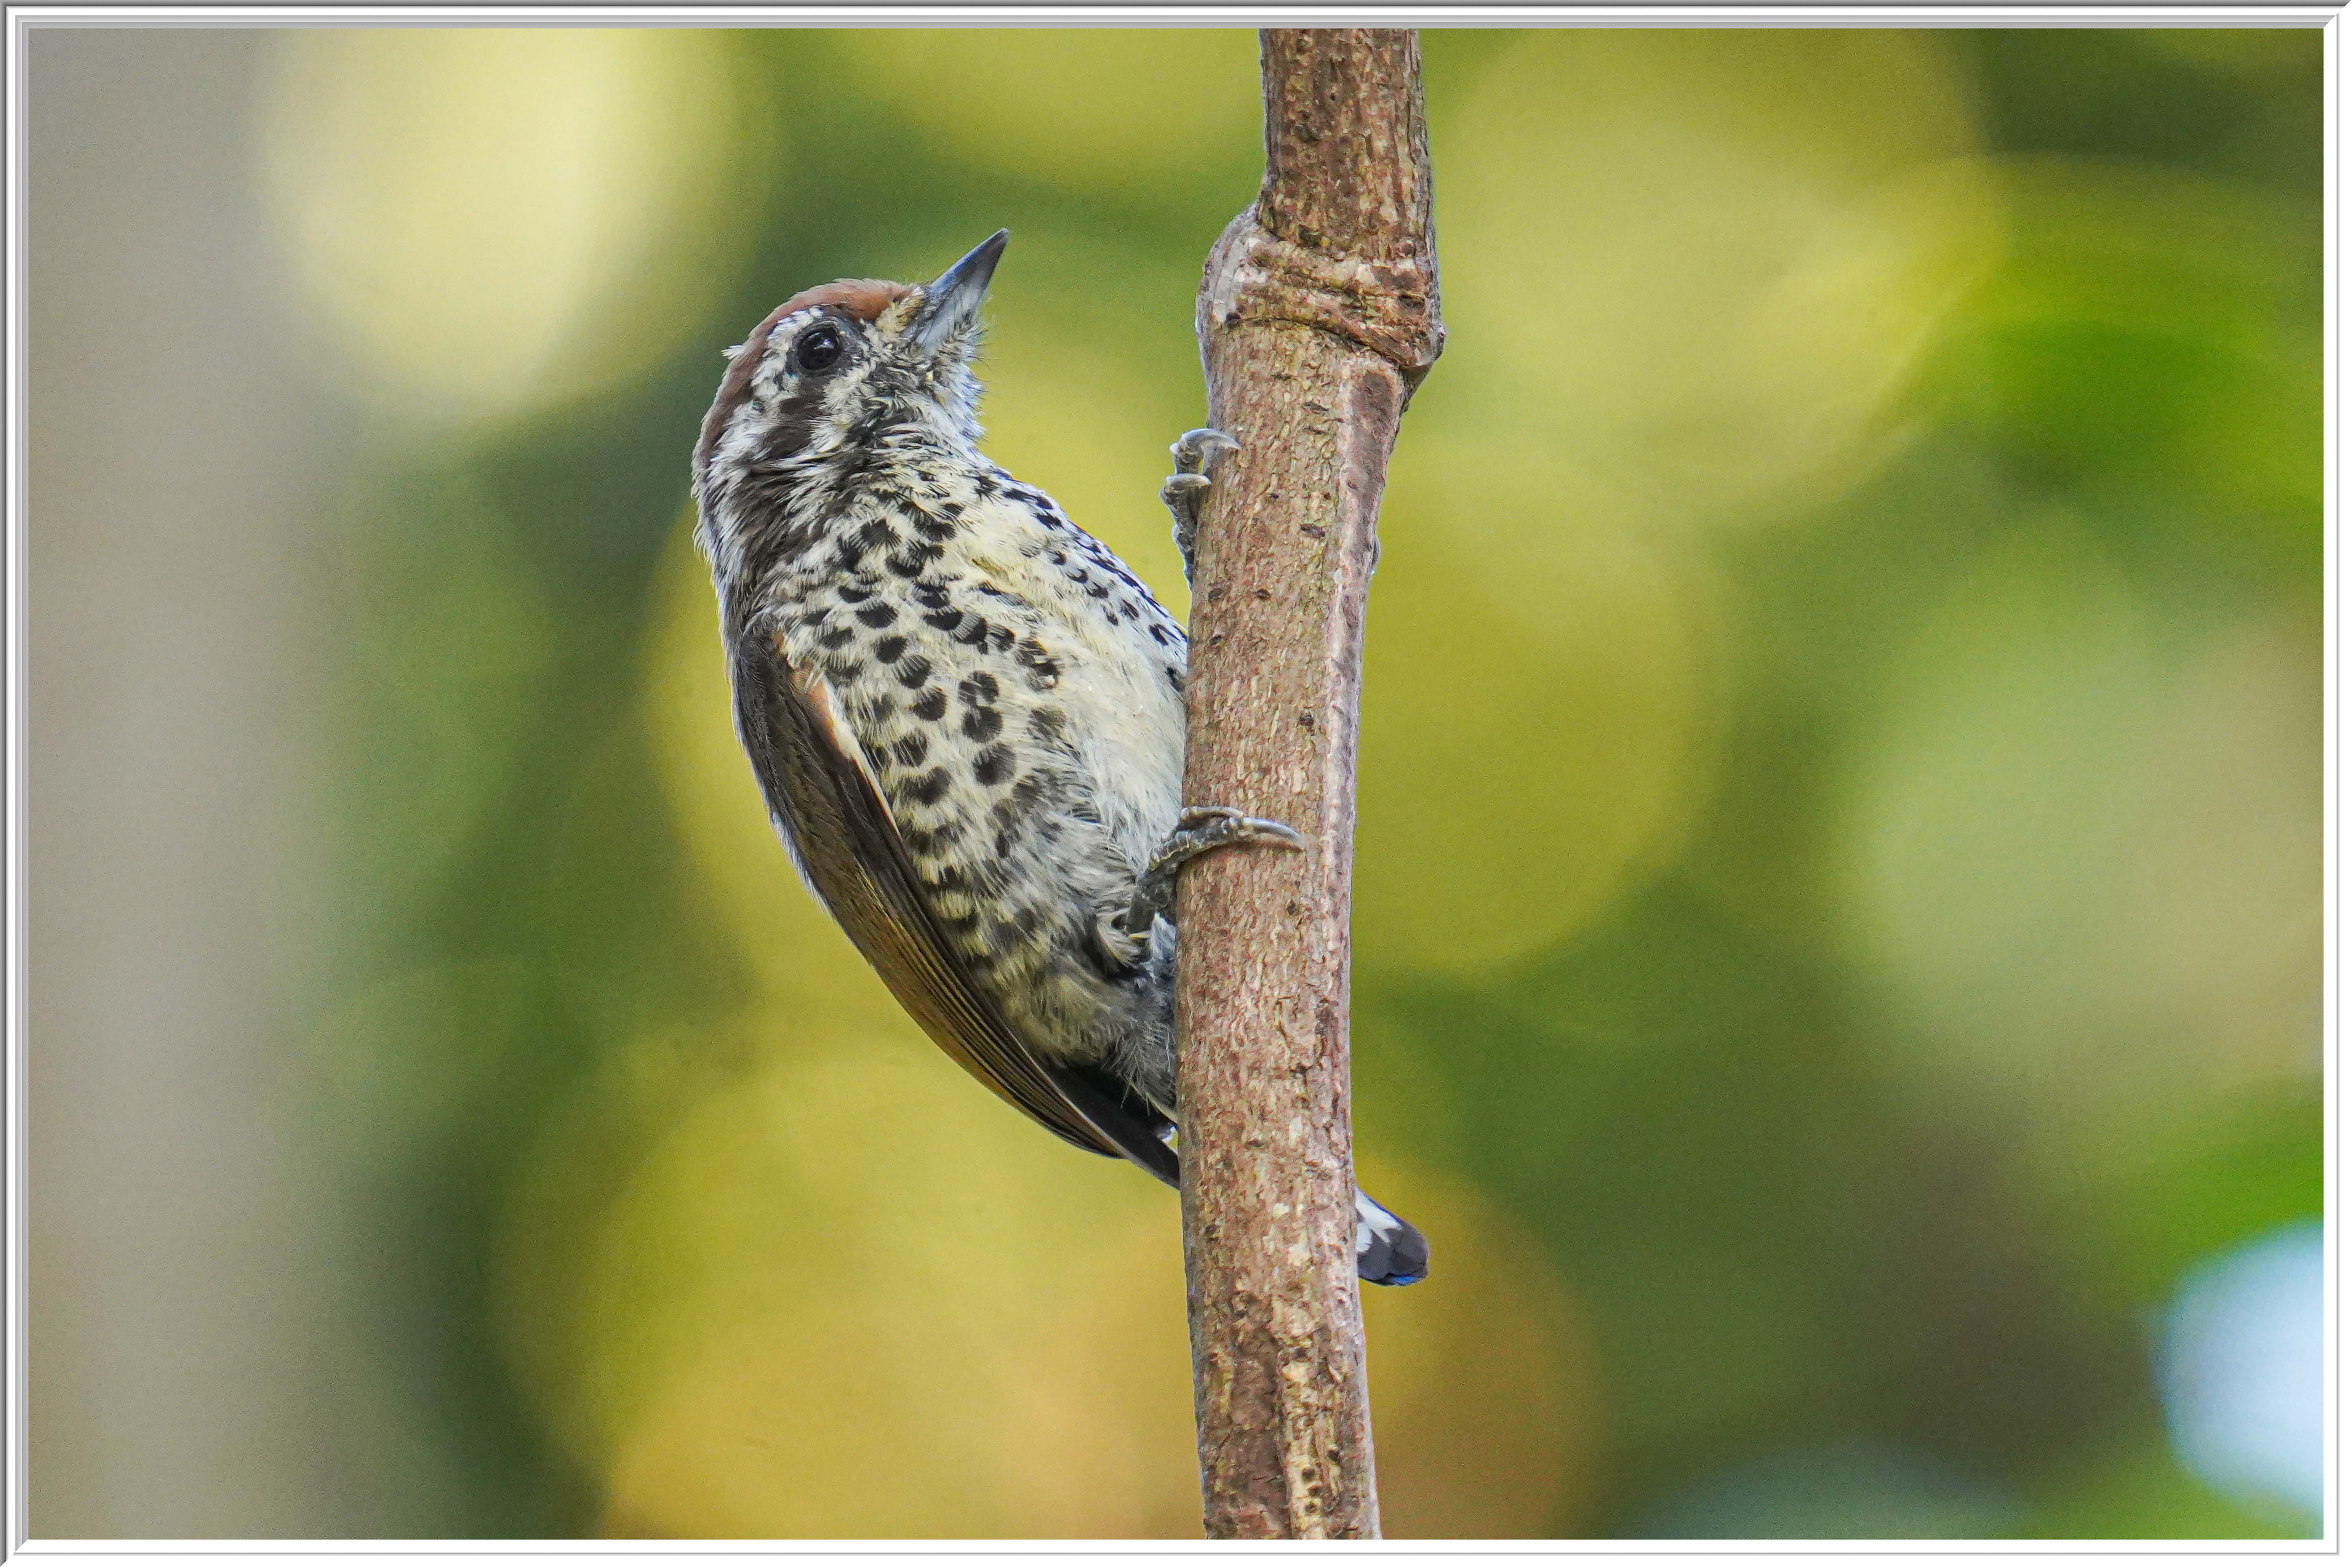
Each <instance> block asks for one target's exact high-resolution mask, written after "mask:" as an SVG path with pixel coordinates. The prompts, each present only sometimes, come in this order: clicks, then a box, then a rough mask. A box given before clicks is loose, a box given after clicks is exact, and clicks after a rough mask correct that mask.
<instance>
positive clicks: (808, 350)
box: [793, 327, 841, 371]
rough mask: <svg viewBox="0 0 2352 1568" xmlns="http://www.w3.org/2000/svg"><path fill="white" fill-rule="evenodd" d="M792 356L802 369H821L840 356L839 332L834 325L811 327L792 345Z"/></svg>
mask: <svg viewBox="0 0 2352 1568" xmlns="http://www.w3.org/2000/svg"><path fill="white" fill-rule="evenodd" d="M839 358H841V332H840V329H837V328H834V327H812V328H810V329H808V330H807V331H805V332H803V333H802V334H801V336H800V341H798V342H796V343H794V344H793V359H795V360H797V361H800V367H801V369H803V370H804V371H821V370H824V369H825V368H826V367H827V366H829V365H831V364H832V363H833V362H834V361H835V360H838V359H839Z"/></svg>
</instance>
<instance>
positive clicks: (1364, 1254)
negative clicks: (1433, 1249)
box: [1356, 1187, 1429, 1285]
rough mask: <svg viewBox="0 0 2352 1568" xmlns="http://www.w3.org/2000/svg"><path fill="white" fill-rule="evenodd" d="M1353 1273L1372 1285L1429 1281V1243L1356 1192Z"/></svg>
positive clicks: (1405, 1223)
mask: <svg viewBox="0 0 2352 1568" xmlns="http://www.w3.org/2000/svg"><path fill="white" fill-rule="evenodd" d="M1356 1273H1357V1275H1358V1277H1360V1278H1361V1279H1365V1280H1369V1281H1371V1282H1372V1283H1373V1284H1375V1285H1410V1284H1412V1283H1414V1282H1415V1281H1421V1280H1425V1279H1427V1278H1428V1277H1429V1241H1428V1239H1427V1238H1426V1237H1424V1236H1423V1235H1422V1233H1421V1232H1420V1231H1418V1230H1415V1229H1414V1228H1412V1225H1411V1224H1409V1223H1407V1222H1406V1221H1404V1220H1402V1219H1399V1218H1397V1217H1396V1216H1395V1215H1393V1214H1391V1213H1390V1212H1389V1211H1388V1210H1387V1209H1385V1208H1382V1207H1381V1206H1380V1205H1379V1204H1377V1203H1374V1202H1373V1201H1372V1200H1371V1199H1370V1198H1369V1197H1365V1196H1364V1191H1363V1189H1362V1188H1361V1187H1359V1188H1357V1189H1356Z"/></svg>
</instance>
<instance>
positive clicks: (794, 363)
mask: <svg viewBox="0 0 2352 1568" xmlns="http://www.w3.org/2000/svg"><path fill="white" fill-rule="evenodd" d="M1007 237H1008V231H1006V230H1004V229H999V230H997V231H996V233H994V234H992V235H989V236H988V238H986V239H985V240H982V242H981V243H980V244H979V245H978V246H975V247H974V248H973V250H972V251H971V254H970V255H969V256H965V257H964V258H963V259H962V260H961V261H959V262H957V263H956V264H955V265H954V266H953V267H949V268H948V269H947V270H946V271H945V272H943V273H941V274H940V276H939V277H936V278H934V279H932V280H931V281H930V282H929V283H922V284H906V283H885V282H881V281H878V280H877V279H873V278H845V279H843V280H842V281H840V282H838V283H827V284H822V285H820V286H819V287H814V288H809V289H804V290H803V291H802V292H801V293H798V294H795V295H794V296H793V297H792V298H790V299H787V300H785V301H784V302H783V303H782V305H779V306H778V307H776V308H775V309H774V310H773V311H772V312H770V313H769V315H768V318H767V319H765V320H763V321H761V323H760V324H759V325H758V326H757V327H755V328H753V329H751V335H750V336H749V337H747V338H745V339H744V340H743V341H742V342H741V343H740V344H739V345H737V346H736V347H735V348H733V349H731V350H729V351H728V364H727V374H726V376H725V378H724V379H723V380H721V381H720V382H719V395H718V397H717V398H716V399H715V400H713V402H711V405H710V412H709V413H708V414H707V415H705V416H704V418H703V421H702V435H701V439H700V440H698V442H697V443H696V444H695V448H694V489H695V495H696V497H697V498H698V500H699V501H700V502H701V505H702V513H703V544H704V548H705V549H707V550H709V551H710V552H711V553H712V555H713V558H714V559H717V558H718V555H719V549H720V548H721V547H722V546H723V545H725V544H726V543H727V542H729V541H727V540H726V539H725V538H722V537H719V536H721V535H723V534H725V533H726V532H728V531H729V528H730V525H729V523H728V522H727V521H726V520H725V519H723V518H722V517H720V516H719V514H722V513H726V514H733V513H737V512H740V511H743V510H745V509H747V508H748V509H751V510H755V511H778V512H780V511H782V510H783V509H785V508H786V507H787V506H788V504H789V503H790V501H791V500H792V499H793V497H795V496H798V495H803V494H806V493H808V492H810V491H813V490H814V491H822V490H824V489H825V488H827V487H828V486H829V481H837V480H841V479H845V478H846V477H847V476H850V475H853V474H856V473H857V472H859V471H861V470H862V468H863V466H864V465H865V464H866V462H867V461H868V460H869V459H870V458H871V457H872V456H873V455H875V454H876V453H877V451H882V450H885V449H887V450H895V451H898V452H902V453H905V454H908V455H910V456H914V455H919V454H921V453H923V452H925V451H931V452H959V451H961V452H964V453H969V452H970V451H971V448H972V446H973V444H974V443H976V442H977V441H978V440H979V438H980V425H979V423H978V421H977V419H976V417H975V410H976V409H977V407H978V405H979V402H980V383H979V382H978V381H977V380H976V379H974V377H973V375H972V373H971V357H972V353H973V350H975V349H977V348H978V347H979V343H980V306H981V301H982V300H983V299H984V298H987V296H988V281H989V278H990V277H992V275H993V274H994V273H995V271H996V258H997V257H998V256H1002V255H1003V253H1004V242H1005V240H1006V238H1007ZM762 503H766V504H765V505H763V504H762ZM746 520H748V519H746Z"/></svg>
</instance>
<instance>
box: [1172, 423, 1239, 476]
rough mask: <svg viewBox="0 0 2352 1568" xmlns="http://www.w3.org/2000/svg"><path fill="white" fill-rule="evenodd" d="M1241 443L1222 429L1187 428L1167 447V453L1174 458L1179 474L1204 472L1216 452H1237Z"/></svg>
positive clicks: (1215, 455)
mask: <svg viewBox="0 0 2352 1568" xmlns="http://www.w3.org/2000/svg"><path fill="white" fill-rule="evenodd" d="M1241 449H1242V444H1241V443H1240V442H1238V441H1235V440H1234V438H1233V437H1232V436H1230V435H1227V434H1225V433H1224V432H1223V431H1222V430H1211V429H1208V428H1206V427H1203V428H1202V429H1200V430H1188V431H1186V432H1185V433H1184V434H1181V435H1180V436H1178V437H1177V438H1176V441H1175V444H1173V445H1171V446H1170V447H1169V448H1168V455H1169V456H1171V457H1172V458H1174V459H1175V460H1176V472H1177V473H1179V474H1204V473H1206V472H1208V467H1209V465H1210V464H1211V463H1212V462H1213V461H1214V460H1215V459H1216V457H1217V455H1218V454H1220V453H1224V452H1239V451H1240V450H1241Z"/></svg>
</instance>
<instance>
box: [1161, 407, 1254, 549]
mask: <svg viewBox="0 0 2352 1568" xmlns="http://www.w3.org/2000/svg"><path fill="white" fill-rule="evenodd" d="M1241 449H1242V444H1241V443H1240V442H1238V441H1235V440H1234V438H1233V437H1232V436H1230V435H1227V434H1225V433H1224V432H1223V431H1222V430H1209V429H1205V428H1204V429H1201V430H1188V431H1186V432H1185V433H1184V434H1181V435H1180V436H1178V437H1177V438H1176V440H1175V441H1174V443H1172V444H1171V445H1170V446H1169V448H1168V455H1169V456H1170V457H1171V458H1173V459H1174V460H1175V463H1176V472H1175V473H1173V474H1171V475H1170V476H1168V477H1167V478H1166V479H1164V480H1162V481H1161V482H1160V504H1161V505H1163V506H1165V507H1167V508H1168V513H1169V516H1171V517H1174V518H1175V519H1176V552H1177V553H1178V554H1179V555H1181V556H1182V557H1183V558H1184V580H1185V581H1186V582H1188V583H1189V582H1191V581H1192V547H1193V545H1194V544H1195V543H1197V542H1198V541H1199V539H1200V537H1201V498H1202V497H1204V496H1206V495H1207V494H1208V493H1209V486H1210V485H1211V483H1212V481H1211V479H1210V478H1209V472H1208V471H1209V465H1211V464H1213V463H1214V462H1215V461H1216V460H1217V458H1218V457H1220V456H1221V455H1223V454H1225V453H1228V452H1239V451H1240V450H1241Z"/></svg>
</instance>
